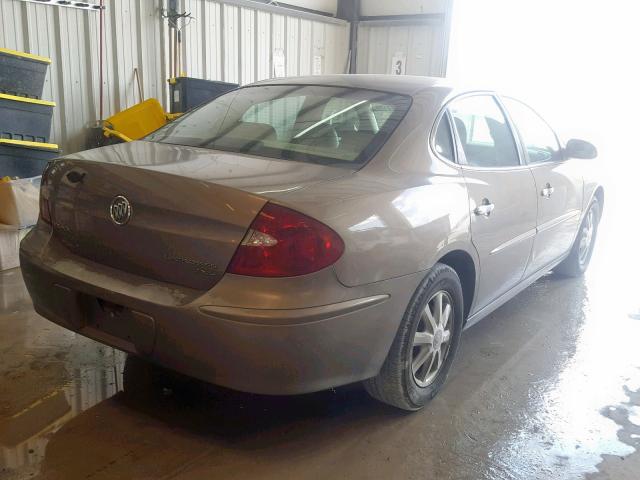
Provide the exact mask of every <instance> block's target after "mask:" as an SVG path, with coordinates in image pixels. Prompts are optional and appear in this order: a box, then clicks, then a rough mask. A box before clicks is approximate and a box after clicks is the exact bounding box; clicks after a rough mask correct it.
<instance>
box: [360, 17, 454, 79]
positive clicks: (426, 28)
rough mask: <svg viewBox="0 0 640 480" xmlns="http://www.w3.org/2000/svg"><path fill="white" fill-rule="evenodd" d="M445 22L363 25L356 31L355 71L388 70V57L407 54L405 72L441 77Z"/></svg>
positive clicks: (442, 74) (443, 65)
mask: <svg viewBox="0 0 640 480" xmlns="http://www.w3.org/2000/svg"><path fill="white" fill-rule="evenodd" d="M445 45H446V28H445V27H444V24H440V23H433V24H413V25H412V24H404V25H402V24H401V25H394V24H392V23H390V24H388V25H384V24H380V25H366V22H363V23H362V24H361V26H360V29H359V30H358V62H357V70H358V73H391V59H392V57H393V56H394V55H395V54H396V53H398V52H400V53H403V54H404V55H406V58H407V60H406V71H405V73H406V74H407V75H426V76H437V77H442V76H444V74H445V72H444V69H445V61H446V46H445Z"/></svg>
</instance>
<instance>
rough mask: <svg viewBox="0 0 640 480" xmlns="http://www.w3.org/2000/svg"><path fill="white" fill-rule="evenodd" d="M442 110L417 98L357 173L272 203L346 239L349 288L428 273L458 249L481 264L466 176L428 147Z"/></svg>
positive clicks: (341, 274) (433, 100) (341, 266)
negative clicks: (475, 245) (304, 215)
mask: <svg viewBox="0 0 640 480" xmlns="http://www.w3.org/2000/svg"><path fill="white" fill-rule="evenodd" d="M441 103H442V96H440V95H438V93H437V92H436V93H434V92H426V93H425V94H423V95H417V96H415V97H414V99H413V104H412V107H411V109H410V110H409V112H408V113H407V116H406V117H405V119H404V120H403V121H402V122H401V124H400V125H399V127H398V128H397V130H396V131H395V132H394V134H393V135H392V136H391V138H390V139H389V141H388V142H387V143H386V144H385V145H384V147H383V148H382V149H381V150H380V151H379V152H378V154H377V155H376V156H375V157H374V158H373V159H372V160H371V161H370V162H369V164H367V165H366V166H365V167H364V168H363V169H361V170H360V171H357V172H354V173H353V174H352V175H350V176H347V177H343V178H340V179H337V180H334V181H329V182H325V183H322V184H321V185H314V186H312V187H309V188H304V189H300V190H297V191H294V192H289V193H287V194H284V195H281V196H276V197H275V200H276V201H278V202H281V203H282V204H284V205H287V206H291V207H292V208H296V209H298V210H300V211H302V212H303V213H307V214H309V215H311V216H313V217H314V218H317V219H319V220H321V221H322V222H324V223H326V224H327V225H329V226H330V227H332V228H333V229H334V230H335V231H336V232H338V234H339V235H340V236H341V237H342V238H343V240H344V242H345V252H344V255H343V256H342V257H341V258H340V260H339V261H338V262H337V263H336V264H335V266H334V268H335V272H336V274H337V276H338V279H339V280H340V282H341V283H343V284H344V285H346V286H356V285H363V284H367V283H372V282H378V281H381V280H385V279H389V278H393V277H400V276H402V275H408V274H412V273H415V272H420V271H424V270H427V269H428V268H430V267H431V266H432V265H433V264H434V263H435V262H436V261H437V260H438V259H439V258H440V257H442V256H443V255H445V254H446V253H447V252H449V251H451V250H455V249H461V250H465V251H467V252H468V253H469V254H470V255H471V256H472V258H474V259H475V258H476V253H475V249H473V247H472V246H471V238H470V231H469V225H470V219H469V201H468V196H467V189H466V185H465V182H464V178H463V176H462V175H461V171H460V169H459V168H458V167H457V166H455V165H454V164H450V163H448V162H444V161H441V160H439V159H438V158H436V157H435V156H433V155H432V154H431V152H430V150H429V147H428V138H429V133H430V131H431V127H432V125H433V119H434V118H435V116H436V114H437V112H438V111H439V109H440V105H441ZM476 263H477V262H476Z"/></svg>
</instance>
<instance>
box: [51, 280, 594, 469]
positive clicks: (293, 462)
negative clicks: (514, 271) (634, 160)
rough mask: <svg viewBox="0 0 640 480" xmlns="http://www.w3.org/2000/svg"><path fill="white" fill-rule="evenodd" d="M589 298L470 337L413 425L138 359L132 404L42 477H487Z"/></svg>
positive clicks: (537, 294)
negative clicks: (488, 463)
mask: <svg viewBox="0 0 640 480" xmlns="http://www.w3.org/2000/svg"><path fill="white" fill-rule="evenodd" d="M545 295H553V296H554V297H555V298H557V299H562V302H554V303H549V302H548V301H547V300H545V298H544V297H545ZM584 296H585V288H584V285H583V283H582V282H581V281H575V280H566V279H557V278H553V277H545V278H544V279H542V280H540V281H539V282H537V283H536V284H535V285H533V286H532V287H530V288H529V289H528V290H526V291H525V292H523V293H522V294H520V295H519V296H518V297H517V299H514V300H512V301H511V302H508V303H507V304H505V305H504V306H503V307H501V308H500V309H498V310H497V311H496V312H494V313H493V314H492V315H490V316H489V317H488V318H487V319H485V320H483V321H482V322H480V323H479V324H478V325H476V326H474V327H472V328H470V329H469V330H468V331H467V332H465V334H464V335H463V344H462V346H461V358H460V359H459V361H457V362H456V363H454V367H453V369H452V372H451V375H450V378H449V381H448V383H447V384H446V385H445V387H444V389H443V391H442V392H441V394H440V395H438V396H437V397H436V398H435V399H434V400H433V401H432V402H431V403H430V404H429V405H428V406H427V408H425V409H424V410H422V411H420V412H417V413H414V414H410V413H407V412H403V411H400V410H397V409H395V408H393V407H389V406H387V405H383V404H381V403H379V402H377V401H375V400H373V399H371V398H369V396H368V395H367V393H366V392H365V391H364V389H363V388H362V387H361V386H360V385H349V386H346V387H341V388H336V389H333V390H328V391H324V392H318V393H313V394H306V395H298V396H265V395H254V394H247V393H241V392H236V391H232V390H227V389H224V388H220V387H214V386H211V385H209V384H205V383H202V382H199V381H197V380H194V379H190V378H186V377H183V376H181V375H178V374H175V373H172V372H166V371H163V370H160V369H158V368H151V367H150V366H149V365H148V364H147V363H146V362H144V361H142V360H140V359H138V358H136V357H128V358H127V360H126V362H125V367H124V371H123V375H122V377H123V378H122V389H121V391H119V392H118V393H117V394H116V395H114V396H112V397H111V398H108V399H107V400H104V401H102V402H100V403H98V404H97V405H95V406H94V407H92V408H90V409H88V410H86V411H84V412H82V413H80V414H79V415H78V416H77V417H75V418H73V419H71V420H70V421H69V422H68V423H66V424H65V425H64V426H62V428H60V429H59V430H58V431H57V432H55V433H53V434H52V435H51V437H50V440H49V443H48V445H47V449H46V453H45V458H44V460H43V462H42V464H41V466H40V470H41V472H40V473H41V475H40V478H47V479H58V478H60V479H63V478H64V479H68V478H181V479H185V478H408V477H411V476H412V475H415V473H416V471H431V472H432V473H433V474H434V478H479V477H480V476H481V474H482V472H481V471H480V470H479V469H481V468H484V467H483V462H484V461H485V460H486V454H487V451H488V450H489V449H490V448H492V445H494V443H495V442H496V441H497V439H499V438H501V436H502V435H503V434H505V432H506V430H504V425H508V424H509V423H510V422H511V423H512V424H515V423H517V422H519V421H521V419H520V418H519V417H518V415H517V412H519V411H523V410H524V409H525V408H526V407H527V404H528V403H529V402H531V391H529V388H528V387H527V385H529V384H530V382H531V381H532V378H533V379H536V378H540V379H543V380H541V381H544V379H546V378H549V379H553V378H555V377H556V375H557V369H556V366H557V364H559V363H560V362H562V361H563V359H565V358H566V355H567V354H569V355H571V352H568V351H567V347H569V348H571V341H569V340H570V339H571V338H572V337H573V336H574V335H575V334H576V332H577V331H578V330H579V329H580V322H581V320H580V316H579V315H578V316H576V315H575V311H574V310H575V309H576V308H577V307H578V306H580V305H582V302H583V299H584ZM532 311H535V312H536V313H537V314H540V315H537V316H535V317H534V316H532V315H531V312H532ZM559 318H560V319H561V318H573V319H576V320H575V321H573V322H568V323H566V324H564V325H563V326H562V329H563V330H564V331H565V334H564V335H559V336H552V337H548V336H546V335H543V334H537V333H535V334H532V332H538V331H540V332H544V329H543V328H541V327H543V326H544V325H546V324H549V325H550V324H555V323H557V322H558V319H559ZM540 345H544V346H545V348H544V352H543V351H542V349H541V348H540ZM522 365H526V368H523V367H522ZM532 370H533V371H535V377H532V376H531V375H532V374H531V371H532ZM506 378H508V381H505V379H506ZM505 401H508V407H509V410H508V411H504V410H502V409H497V408H496V402H498V404H499V402H505ZM512 412H513V413H512ZM486 419H491V421H490V422H488V420H486ZM487 422H488V423H487ZM511 428H513V425H512V427H511ZM434 447H436V448H437V452H438V453H437V454H434V453H433V452H431V451H430V449H432V448H434ZM407 458H410V459H412V460H411V461H409V462H407V461H405V460H406V459H407ZM424 469H427V470H424Z"/></svg>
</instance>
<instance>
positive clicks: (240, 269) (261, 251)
mask: <svg viewBox="0 0 640 480" xmlns="http://www.w3.org/2000/svg"><path fill="white" fill-rule="evenodd" d="M343 252H344V242H343V241H342V239H341V238H340V237H339V236H338V234H337V233H336V232H334V231H333V230H331V229H330V228H329V227H327V226H326V225H324V224H323V223H320V222H318V221H317V220H314V219H313V218H310V217H308V216H306V215H303V214H302V213H299V212H296V211H295V210H291V209H289V208H286V207H281V206H279V205H274V204H272V203H267V204H266V205H265V206H264V207H263V209H262V210H261V211H260V213H259V214H258V216H257V217H256V218H255V220H254V221H253V223H252V224H251V228H250V229H249V231H248V232H247V234H246V235H245V237H244V239H243V240H242V243H241V244H240V246H239V247H238V249H237V250H236V253H235V254H234V256H233V258H232V259H231V263H229V267H228V268H227V272H229V273H235V274H237V275H250V276H254V277H293V276H297V275H305V274H307V273H312V272H316V271H318V270H321V269H323V268H325V267H328V266H329V265H331V264H333V263H335V262H336V261H337V260H338V259H339V258H340V256H341V255H342V253H343Z"/></svg>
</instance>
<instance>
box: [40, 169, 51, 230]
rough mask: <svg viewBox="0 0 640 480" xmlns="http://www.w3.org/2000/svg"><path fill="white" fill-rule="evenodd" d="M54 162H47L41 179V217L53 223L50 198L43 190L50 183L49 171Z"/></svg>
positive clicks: (44, 220)
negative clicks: (48, 198) (47, 197)
mask: <svg viewBox="0 0 640 480" xmlns="http://www.w3.org/2000/svg"><path fill="white" fill-rule="evenodd" d="M52 166H53V162H49V163H47V166H46V167H45V169H44V171H43V172H42V179H41V180H40V219H41V220H42V221H43V222H45V223H49V224H50V223H51V211H50V209H49V200H47V199H46V198H45V197H44V195H43V194H42V191H43V190H44V188H45V187H46V186H47V185H48V183H49V173H50V171H51V167H52Z"/></svg>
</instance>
